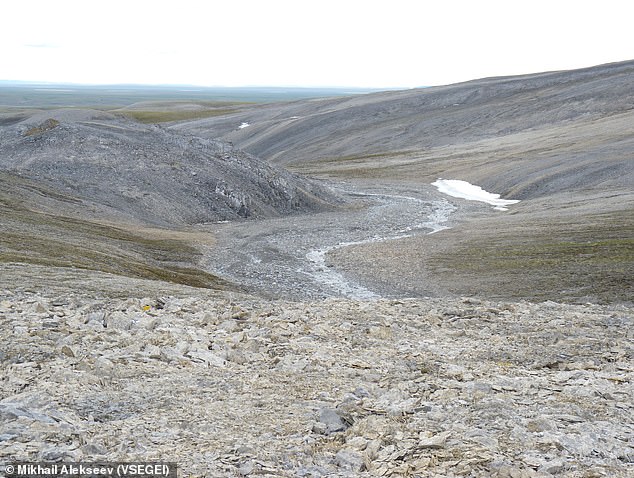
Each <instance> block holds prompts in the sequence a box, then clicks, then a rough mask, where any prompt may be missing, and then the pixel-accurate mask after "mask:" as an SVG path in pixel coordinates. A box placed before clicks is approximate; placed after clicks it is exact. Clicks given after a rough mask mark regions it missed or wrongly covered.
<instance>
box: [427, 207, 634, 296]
mask: <svg viewBox="0 0 634 478" xmlns="http://www.w3.org/2000/svg"><path fill="white" fill-rule="evenodd" d="M428 264H429V267H430V269H431V270H432V271H435V272H436V273H437V275H438V277H442V281H443V282H444V283H445V285H446V286H447V287H448V288H450V289H452V288H453V289H454V291H455V292H458V293H463V294H469V293H475V294H478V295H486V296H498V297H506V298H517V299H519V298H525V299H532V300H548V299H550V300H554V299H556V300H562V301H566V302H580V301H598V302H603V303H610V302H628V301H631V300H632V297H634V219H633V216H632V211H631V210H623V211H612V212H609V213H604V214H596V215H591V216H587V217H583V218H581V217H580V218H579V221H578V223H577V224H573V223H570V222H559V223H558V222H557V221H548V222H544V223H541V224H540V223H539V222H537V223H535V224H533V225H531V227H527V228H522V229H519V230H515V231H508V232H502V233H489V234H486V235H482V234H478V235H477V236H476V237H474V238H470V237H466V238H464V239H462V240H461V241H459V242H458V243H457V244H456V245H455V246H454V247H452V248H450V249H449V250H447V251H444V253H443V254H436V255H433V256H432V257H431V258H430V259H429V261H428ZM454 284H455V285H454ZM459 284H462V286H460V285H459Z"/></svg>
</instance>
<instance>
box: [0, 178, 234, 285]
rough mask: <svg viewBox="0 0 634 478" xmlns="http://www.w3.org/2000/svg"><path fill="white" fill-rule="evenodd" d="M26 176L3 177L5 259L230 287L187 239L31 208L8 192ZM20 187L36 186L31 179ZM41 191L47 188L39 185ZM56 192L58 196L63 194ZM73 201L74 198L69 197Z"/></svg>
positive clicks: (0, 247)
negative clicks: (204, 264) (201, 262)
mask: <svg viewBox="0 0 634 478" xmlns="http://www.w3.org/2000/svg"><path fill="white" fill-rule="evenodd" d="M22 181H23V180H21V179H19V178H16V177H12V176H10V175H1V176H0V186H5V187H1V188H0V217H2V222H1V223H0V231H1V234H0V263H26V264H36V265H45V266H51V267H69V268H77V269H88V270H94V271H100V272H106V273H112V274H117V275H123V276H128V277H133V278H140V279H153V280H162V281H167V282H173V283H177V284H184V285H189V286H193V287H204V288H227V287H229V285H228V284H227V283H226V282H225V281H223V280H221V279H220V278H218V277H216V276H214V275H212V274H209V273H207V272H204V271H202V270H200V269H199V268H198V267H197V262H198V260H199V259H200V256H201V253H200V252H199V250H198V249H197V248H196V247H195V246H194V245H193V244H191V243H190V242H188V241H187V240H184V239H183V240H179V239H172V238H166V237H160V235H158V234H157V236H159V237H148V236H146V235H143V234H142V233H140V232H135V231H132V230H127V229H126V228H125V227H124V226H121V227H115V226H111V225H106V224H100V223H97V222H91V221H87V220H83V219H79V218H72V217H65V216H61V215H55V214H48V213H45V212H40V211H37V210H34V209H32V208H31V207H29V206H28V205H26V204H25V203H23V202H22V201H21V200H19V199H16V198H15V197H13V196H11V195H10V194H8V193H7V191H11V189H13V188H15V187H16V182H17V183H20V182H22ZM17 186H18V187H20V186H24V187H28V186H31V185H30V184H29V182H28V181H24V184H22V185H20V184H17ZM38 193H39V194H40V195H45V194H47V193H48V191H46V189H39V191H38ZM58 196H59V195H57V196H55V195H54V194H53V199H55V200H60V199H61V198H60V197H58ZM65 199H68V200H69V201H70V200H71V199H70V198H65Z"/></svg>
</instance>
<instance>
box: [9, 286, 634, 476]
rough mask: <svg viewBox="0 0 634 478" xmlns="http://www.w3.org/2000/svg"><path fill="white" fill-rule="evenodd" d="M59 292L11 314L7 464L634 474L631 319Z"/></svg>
mask: <svg viewBox="0 0 634 478" xmlns="http://www.w3.org/2000/svg"><path fill="white" fill-rule="evenodd" d="M129 285H132V284H129ZM141 289H142V287H140V288H139V290H141ZM49 290H50V291H51V292H53V295H41V294H35V293H33V292H30V293H29V292H26V291H25V292H16V291H9V290H6V291H4V292H3V294H2V297H1V300H0V327H1V328H2V330H3V331H4V332H3V333H4V337H5V342H4V344H3V347H2V349H1V352H0V364H1V370H2V374H1V377H2V378H1V380H2V392H0V416H1V417H2V419H1V420H0V440H1V441H2V446H1V447H0V460H1V461H3V462H7V461H10V460H13V459H29V460H46V461H59V460H70V461H81V460H84V461H90V460H108V461H114V460H127V461H135V460H165V461H173V462H176V463H178V465H179V467H180V475H179V476H192V477H216V476H217V477H228V476H269V477H285V476H287V477H291V476H292V477H296V476H303V477H335V476H338V477H362V476H367V477H370V476H392V477H396V476H411V477H433V476H446V477H450V476H472V477H500V478H501V477H505V478H507V477H509V478H510V477H549V476H559V477H579V476H584V477H601V476H606V477H607V476H609V477H627V476H632V472H633V471H634V468H633V466H634V465H633V464H634V417H633V416H632V410H631V403H632V400H633V399H634V396H633V395H634V388H633V387H632V380H634V362H633V356H632V339H633V337H632V325H633V323H632V319H633V315H632V312H633V310H632V309H631V308H626V307H623V306H618V307H617V306H613V307H599V306H595V305H583V306H565V305H560V304H556V303H553V302H545V303H542V304H530V303H526V302H518V303H507V302H483V301H477V300H470V299H462V300H460V299H459V300H446V299H445V300H440V299H437V300H433V299H420V300H413V299H410V300H398V301H388V300H373V301H352V300H341V299H330V300H326V301H320V302H305V303H298V302H280V301H262V300H260V299H256V298H253V297H248V296H240V295H236V294H231V295H227V294H221V293H215V294H211V293H209V294H206V295H203V294H200V293H195V294H192V293H186V294H183V292H186V291H181V292H180V293H178V294H177V295H172V296H156V295H154V296H149V297H146V298H127V299H123V298H122V299H112V298H108V297H107V296H104V295H101V294H103V293H99V292H96V293H92V294H87V293H83V294H81V295H80V294H77V293H75V292H62V291H61V289H60V288H59V286H57V287H52V289H49ZM54 291H57V292H54ZM174 292H175V291H174V290H172V293H174Z"/></svg>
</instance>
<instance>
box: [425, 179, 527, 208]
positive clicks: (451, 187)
mask: <svg viewBox="0 0 634 478" xmlns="http://www.w3.org/2000/svg"><path fill="white" fill-rule="evenodd" d="M431 184H432V186H436V187H437V188H438V191H440V192H441V193H444V194H447V195H449V196H453V197H455V198H462V199H468V200H469V201H481V202H485V203H487V204H491V205H492V206H493V209H497V210H498V211H507V210H508V208H507V207H506V206H510V205H511V204H515V203H518V202H519V200H518V199H500V195H499V194H494V193H490V192H487V191H485V190H484V189H482V188H481V187H480V186H475V185H474V184H471V183H468V182H467V181H462V180H460V179H440V178H439V179H438V180H437V181H436V182H433V183H431Z"/></svg>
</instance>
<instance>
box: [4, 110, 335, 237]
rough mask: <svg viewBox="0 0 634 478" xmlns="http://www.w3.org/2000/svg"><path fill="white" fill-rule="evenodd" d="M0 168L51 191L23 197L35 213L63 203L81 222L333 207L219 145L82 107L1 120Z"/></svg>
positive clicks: (327, 195) (157, 221)
mask: <svg viewBox="0 0 634 478" xmlns="http://www.w3.org/2000/svg"><path fill="white" fill-rule="evenodd" d="M5 123H10V121H9V120H8V119H5ZM0 169H1V170H2V171H5V172H7V173H10V174H14V175H19V176H20V177H26V178H28V179H30V180H32V181H37V182H40V183H41V184H43V185H45V186H47V187H48V188H52V189H54V190H55V191H56V192H57V198H51V197H50V195H49V197H48V198H42V197H41V195H37V196H35V197H34V198H32V199H33V201H32V202H33V203H35V204H37V206H38V207H39V208H42V207H44V204H42V203H46V201H51V200H52V199H60V198H61V199H63V198H68V200H67V201H66V206H67V207H69V208H71V209H73V204H72V203H73V202H75V203H77V202H81V203H82V204H81V207H74V213H75V214H80V215H81V216H82V217H84V218H86V217H87V218H90V219H96V218H97V217H100V216H101V217H102V218H107V219H110V220H118V221H128V222H135V223H139V222H140V223H146V224H148V223H149V224H154V225H162V226H174V225H175V226H179V225H188V224H195V223H204V222H212V221H220V220H231V219H238V218H248V217H249V218H257V217H271V216H278V215H282V214H290V213H297V212H311V211H317V210H323V209H328V208H331V207H333V204H334V203H336V202H337V198H336V197H334V195H333V194H332V193H331V192H330V191H329V190H328V189H327V188H325V187H323V186H321V185H319V184H316V183H314V182H310V181H307V180H305V179H303V178H300V177H298V176H296V175H293V174H290V173H288V172H286V171H285V170H283V169H279V168H275V167H272V166H270V165H269V164H268V163H266V162H263V161H261V160H258V159H257V158H255V157H253V156H251V155H248V154H245V153H243V152H241V151H238V150H234V149H233V148H232V147H231V145H229V144H227V143H223V142H220V141H214V140H205V139H201V138H197V137H193V136H190V135H183V134H179V133H175V132H171V131H167V130H165V129H163V128H161V127H158V126H151V125H149V126H148V125H142V124H140V123H136V122H133V121H130V120H127V119H125V118H123V117H118V116H115V115H112V114H109V113H104V112H98V111H91V110H54V111H45V112H43V113H37V114H35V115H33V116H30V117H28V118H26V119H23V118H20V117H18V118H15V121H14V122H13V123H12V124H5V126H4V127H3V128H0ZM24 199H28V198H24ZM43 199H44V200H43ZM49 209H50V210H53V211H59V210H60V209H62V208H61V207H60V205H59V204H53V205H51V207H50V208H49Z"/></svg>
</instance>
